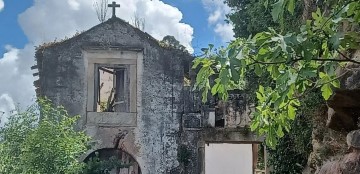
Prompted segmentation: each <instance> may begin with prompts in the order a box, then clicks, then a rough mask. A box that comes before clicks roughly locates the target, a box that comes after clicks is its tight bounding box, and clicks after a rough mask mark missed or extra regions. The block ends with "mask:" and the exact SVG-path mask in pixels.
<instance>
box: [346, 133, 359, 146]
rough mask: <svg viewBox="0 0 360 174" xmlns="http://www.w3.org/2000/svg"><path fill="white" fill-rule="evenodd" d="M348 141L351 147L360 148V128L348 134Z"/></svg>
mask: <svg viewBox="0 0 360 174" xmlns="http://www.w3.org/2000/svg"><path fill="white" fill-rule="evenodd" d="M346 143H347V145H348V146H349V148H353V149H359V150H360V130H354V131H351V132H350V133H348V134H347V136H346Z"/></svg>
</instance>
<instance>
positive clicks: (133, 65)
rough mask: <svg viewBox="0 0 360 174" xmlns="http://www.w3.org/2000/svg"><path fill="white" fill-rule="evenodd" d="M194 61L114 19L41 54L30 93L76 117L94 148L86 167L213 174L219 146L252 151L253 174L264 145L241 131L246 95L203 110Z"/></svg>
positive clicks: (245, 121) (157, 173) (246, 116)
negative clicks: (116, 163)
mask: <svg viewBox="0 0 360 174" xmlns="http://www.w3.org/2000/svg"><path fill="white" fill-rule="evenodd" d="M192 60H193V57H192V56H191V55H189V54H188V53H187V52H184V51H180V50H176V49H173V48H168V47H162V46H160V45H159V42H158V41H157V40H155V39H154V38H153V37H151V36H150V35H149V34H147V33H144V32H142V31H140V30H139V29H137V28H135V27H133V26H132V25H130V24H129V23H127V22H125V21H123V20H122V19H120V18H117V17H112V18H111V19H109V20H107V21H106V22H104V23H101V24H99V25H97V26H95V27H93V28H91V29H89V30H88V31H85V32H83V33H81V34H79V35H76V36H74V37H72V38H70V39H67V40H64V41H61V42H56V43H50V44H45V45H43V46H40V47H39V48H38V49H37V52H36V61H37V65H35V66H34V67H33V68H34V69H38V73H36V74H35V75H38V76H39V79H38V80H37V81H35V82H34V85H35V86H36V87H37V89H36V92H37V95H38V96H47V97H48V98H49V99H51V100H52V101H53V102H54V103H55V104H57V105H63V106H64V107H65V108H66V109H67V110H68V112H69V113H70V115H80V116H81V118H80V120H79V121H78V124H77V129H78V130H85V131H86V133H87V134H88V135H89V136H91V137H92V138H93V139H92V140H93V141H94V146H93V148H92V150H91V151H89V152H88V153H87V154H85V155H84V158H83V160H86V159H88V158H89V157H91V156H93V155H94V152H99V154H100V157H101V158H107V157H109V156H117V157H118V158H119V159H121V160H123V161H124V162H125V163H129V164H131V166H130V167H128V168H124V169H117V170H116V171H114V173H135V174H137V173H143V174H161V173H174V174H176V173H188V174H200V173H205V172H206V173H210V171H208V172H207V171H205V170H206V168H207V167H206V165H207V164H206V162H205V158H206V155H207V154H206V147H207V146H208V145H209V144H215V145H216V144H219V143H232V144H247V145H249V147H250V151H251V152H250V157H248V158H250V159H251V160H250V161H248V162H249V166H248V168H250V170H251V171H254V170H255V168H256V166H255V163H256V162H254V161H256V159H255V157H256V156H257V151H256V147H255V146H253V145H252V144H253V143H259V142H260V141H261V140H260V139H258V137H256V136H255V135H253V134H252V133H250V131H249V130H248V128H246V126H247V125H249V122H250V118H249V112H250V109H249V108H248V107H246V106H247V105H246V101H245V98H244V96H243V94H241V93H236V94H234V95H231V96H232V100H230V101H229V102H218V101H217V100H216V99H214V98H212V99H210V100H209V102H208V103H205V104H203V103H201V100H200V97H199V95H198V92H196V91H192V83H193V81H194V77H195V73H194V72H193V71H192V70H191V68H190V67H191V62H192ZM184 79H187V80H188V81H190V82H191V83H190V86H189V85H185V84H184ZM240 157H241V155H240ZM253 159H254V160H253ZM209 165H210V163H209ZM239 165H240V166H241V164H239ZM210 167H211V166H210ZM250 173H252V172H250Z"/></svg>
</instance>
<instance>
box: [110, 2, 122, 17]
mask: <svg viewBox="0 0 360 174" xmlns="http://www.w3.org/2000/svg"><path fill="white" fill-rule="evenodd" d="M108 7H112V17H113V18H114V17H116V15H115V8H116V7H120V4H116V2H115V1H113V2H112V3H111V4H108Z"/></svg>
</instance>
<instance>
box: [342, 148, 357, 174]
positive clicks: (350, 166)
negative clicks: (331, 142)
mask: <svg viewBox="0 0 360 174" xmlns="http://www.w3.org/2000/svg"><path fill="white" fill-rule="evenodd" d="M340 169H341V174H359V173H360V151H359V150H355V151H354V152H352V153H349V154H346V155H345V156H344V158H343V159H342V160H341V161H340Z"/></svg>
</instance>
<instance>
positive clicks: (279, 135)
mask: <svg viewBox="0 0 360 174" xmlns="http://www.w3.org/2000/svg"><path fill="white" fill-rule="evenodd" d="M276 134H277V136H278V137H279V138H281V137H283V136H284V132H283V130H282V127H281V126H280V125H279V126H278V129H277V131H276Z"/></svg>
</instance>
